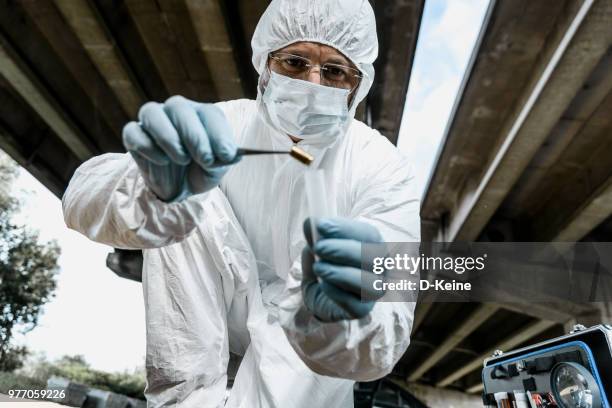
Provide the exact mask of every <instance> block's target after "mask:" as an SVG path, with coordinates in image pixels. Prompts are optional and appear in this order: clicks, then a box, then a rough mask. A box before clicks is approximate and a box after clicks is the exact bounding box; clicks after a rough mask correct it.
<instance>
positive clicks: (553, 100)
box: [444, 0, 612, 241]
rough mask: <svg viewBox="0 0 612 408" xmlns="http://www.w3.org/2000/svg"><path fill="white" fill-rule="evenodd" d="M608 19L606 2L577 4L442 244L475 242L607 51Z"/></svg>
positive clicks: (610, 7) (611, 7)
mask: <svg viewBox="0 0 612 408" xmlns="http://www.w3.org/2000/svg"><path fill="white" fill-rule="evenodd" d="M611 16H612V2H611V1H610V0H585V1H584V2H583V3H582V5H581V7H580V8H579V10H578V12H577V13H576V15H575V16H574V18H573V20H572V22H571V24H570V25H569V27H568V29H567V30H566V31H565V33H564V34H563V36H562V38H561V39H560V41H559V43H558V45H557V46H556V48H555V49H554V51H553V52H552V55H551V56H550V58H549V59H548V60H547V62H546V64H545V66H544V67H543V70H542V71H541V74H540V75H539V77H537V80H536V81H535V83H534V85H533V86H532V87H530V88H529V90H528V92H527V94H526V95H525V97H524V98H523V99H522V100H523V101H525V102H524V103H523V104H521V105H520V107H519V110H518V112H517V113H516V114H515V115H513V118H514V119H513V121H511V122H510V123H509V124H508V126H507V127H506V129H507V131H506V136H505V138H504V139H503V142H502V143H501V145H500V147H499V149H498V150H497V153H496V154H495V156H494V157H493V159H492V161H491V162H490V164H489V165H488V167H487V168H486V171H485V172H484V175H483V177H482V178H481V179H480V180H479V181H478V182H477V183H475V185H474V187H472V188H467V189H466V191H464V193H463V194H462V196H461V198H460V203H459V205H458V206H457V209H456V211H455V212H454V214H453V215H452V217H451V219H450V223H449V224H448V226H445V227H446V229H445V233H444V237H445V238H444V239H445V240H446V241H473V240H475V239H476V238H477V237H478V235H479V233H480V232H481V231H482V229H483V228H484V226H485V225H486V223H487V222H488V221H489V220H490V218H491V217H492V215H493V214H494V213H495V211H496V210H497V208H498V207H499V205H500V204H501V203H502V201H503V200H504V198H505V197H506V196H507V194H508V192H509V191H510V189H511V188H512V187H513V185H514V184H515V182H516V181H517V180H518V178H519V177H520V175H521V174H522V172H523V171H524V170H525V168H526V167H527V165H528V164H529V162H530V161H531V159H532V158H533V157H534V155H535V153H536V152H537V150H538V149H539V148H540V146H541V145H542V143H543V142H544V141H545V140H546V137H547V136H548V134H549V133H550V131H551V130H552V129H553V127H554V125H555V124H556V123H557V122H558V120H559V119H560V118H561V115H562V114H563V112H564V111H565V109H566V108H567V107H568V105H569V104H570V102H571V101H572V99H573V97H574V96H575V95H576V93H577V92H578V91H579V89H580V88H581V87H582V85H583V83H584V82H585V81H586V80H587V78H588V77H589V75H590V73H591V72H592V71H593V69H594V68H595V67H596V66H597V63H598V62H599V60H600V59H601V58H602V56H603V55H604V54H605V53H606V51H607V50H608V47H609V45H610V40H611V38H612V25H610V18H611Z"/></svg>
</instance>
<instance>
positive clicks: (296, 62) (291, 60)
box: [285, 58, 306, 68]
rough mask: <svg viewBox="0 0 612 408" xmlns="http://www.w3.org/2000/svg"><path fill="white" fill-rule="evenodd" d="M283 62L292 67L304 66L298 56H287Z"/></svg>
mask: <svg viewBox="0 0 612 408" xmlns="http://www.w3.org/2000/svg"><path fill="white" fill-rule="evenodd" d="M285 63H286V64H287V65H289V66H291V67H293V68H303V67H305V66H306V63H305V62H304V61H303V60H301V59H299V58H287V59H286V60H285Z"/></svg>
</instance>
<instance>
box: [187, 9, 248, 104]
mask: <svg viewBox="0 0 612 408" xmlns="http://www.w3.org/2000/svg"><path fill="white" fill-rule="evenodd" d="M185 4H186V7H187V10H189V17H190V18H191V24H192V25H193V27H194V29H195V33H196V36H197V39H198V42H199V48H200V51H201V52H202V54H203V56H204V59H205V60H206V61H207V63H208V69H209V71H210V75H211V77H212V80H213V82H214V86H215V89H216V92H217V96H218V97H219V99H220V100H228V99H237V98H240V97H242V96H243V91H242V84H241V81H240V75H239V73H238V68H237V66H236V61H235V59H234V50H233V49H232V43H231V39H230V35H229V32H228V30H227V27H226V26H225V24H224V21H225V20H224V17H223V12H222V5H221V4H220V1H219V0H216V1H201V0H185ZM242 63H243V64H247V65H251V61H242Z"/></svg>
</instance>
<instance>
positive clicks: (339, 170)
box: [63, 0, 420, 408]
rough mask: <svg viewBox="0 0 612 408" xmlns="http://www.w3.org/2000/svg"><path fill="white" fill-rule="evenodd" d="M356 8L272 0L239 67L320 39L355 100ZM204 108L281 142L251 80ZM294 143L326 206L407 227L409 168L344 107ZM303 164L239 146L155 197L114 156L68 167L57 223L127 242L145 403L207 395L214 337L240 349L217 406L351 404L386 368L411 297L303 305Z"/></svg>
mask: <svg viewBox="0 0 612 408" xmlns="http://www.w3.org/2000/svg"><path fill="white" fill-rule="evenodd" d="M300 10H302V11H304V10H306V12H300ZM347 21H348V22H350V24H349V23H347ZM372 21H373V13H372V10H371V7H370V6H369V4H368V3H367V1H365V0H364V1H359V2H358V1H354V0H334V1H307V0H298V1H296V0H281V1H273V2H272V4H271V5H270V7H269V8H268V10H267V11H266V14H264V16H263V17H262V20H261V21H260V23H259V25H258V27H257V30H256V33H255V36H254V38H253V50H254V57H253V61H254V64H255V66H256V67H257V69H258V70H259V71H260V73H261V70H262V69H263V67H264V66H265V60H266V56H267V53H268V52H270V51H273V50H276V49H279V48H282V47H284V46H285V45H287V44H290V43H293V42H296V41H314V42H319V43H326V44H330V45H332V46H334V47H335V48H336V49H338V50H340V51H341V52H343V53H344V54H345V55H346V56H347V57H349V58H350V59H351V60H352V61H353V62H354V63H355V64H356V65H357V66H358V67H359V68H360V70H362V72H365V73H367V74H368V75H369V77H368V78H366V79H364V80H363V81H362V85H361V87H360V89H359V90H358V91H357V97H356V98H357V100H356V101H355V103H354V104H353V105H354V106H356V105H357V102H358V101H360V100H361V99H363V97H364V96H365V95H366V94H367V92H368V90H369V87H370V85H371V81H372V78H373V68H371V64H372V62H373V61H374V59H375V57H376V53H377V46H376V44H373V43H372V41H371V37H372V36H374V38H375V36H376V33H375V24H373V23H372ZM273 22H276V23H275V24H276V25H274V23H273ZM347 35H348V36H350V38H347ZM261 61H264V62H263V63H262V62H261ZM368 71H369V72H368ZM218 106H219V107H220V108H221V109H222V111H223V112H224V113H225V115H226V117H227V119H228V121H229V123H230V124H231V126H232V128H233V131H234V138H235V140H236V142H237V145H238V146H247V147H252V148H258V149H280V148H287V147H289V146H291V145H292V142H291V140H290V139H289V138H288V137H287V135H283V134H280V133H279V132H277V131H275V130H274V129H272V128H271V127H270V126H268V125H267V124H266V123H265V122H264V120H262V116H263V115H262V111H261V109H262V107H261V88H260V93H259V96H258V98H257V101H252V100H236V101H229V102H223V103H219V104H218ZM354 106H353V109H352V110H351V113H352V114H354V111H355V108H354ZM299 145H300V147H302V148H303V149H304V150H306V151H308V152H309V153H311V154H312V155H314V156H315V157H316V160H315V163H313V166H315V167H319V168H323V169H325V171H326V175H327V183H328V184H327V187H328V192H329V201H330V202H331V203H332V205H333V206H334V207H335V210H336V213H337V214H338V215H339V216H344V217H348V218H352V219H355V220H360V221H364V222H367V223H370V224H372V225H373V226H375V227H376V228H378V230H379V231H380V233H381V234H382V236H383V238H384V239H385V240H386V241H418V240H419V238H420V236H419V235H420V234H419V224H420V222H419V216H418V212H419V202H418V197H417V193H416V191H415V189H414V187H413V184H414V183H413V178H412V175H411V174H410V166H409V163H407V162H406V160H405V159H404V158H403V156H402V155H401V154H400V153H399V152H398V150H397V149H396V148H395V147H394V146H393V145H392V144H391V143H389V141H388V140H387V139H386V138H384V137H383V136H381V135H380V134H379V133H378V132H377V131H375V130H373V129H371V128H369V127H368V126H366V125H365V124H363V123H361V122H359V121H356V120H353V121H352V123H351V125H350V127H349V128H348V131H347V133H346V134H345V135H343V136H342V137H340V138H339V139H338V140H337V141H335V142H334V143H332V144H329V143H327V144H326V143H324V141H316V140H315V141H302V142H300V143H299ZM304 171H305V167H304V165H303V164H301V163H299V162H297V161H295V160H293V159H292V158H290V157H286V156H267V157H264V158H262V157H256V158H245V159H243V160H242V161H241V162H240V163H238V164H237V165H234V166H233V167H232V168H231V170H230V171H229V172H228V173H227V174H226V175H225V177H224V178H223V180H222V183H221V186H220V188H215V189H213V190H211V191H209V192H207V193H204V194H200V195H195V196H192V197H189V198H188V199H186V200H184V201H182V202H176V203H165V202H162V201H160V200H158V199H157V198H156V197H155V195H154V194H153V193H152V192H151V191H149V189H148V188H147V187H146V185H145V183H144V180H143V178H142V177H141V175H140V172H139V170H138V167H137V166H136V164H135V162H134V161H133V159H132V158H131V156H130V155H129V154H105V155H102V156H98V157H95V158H93V159H91V160H89V161H87V162H86V163H84V164H83V165H82V166H80V167H79V168H78V169H77V171H76V173H75V175H74V176H73V178H72V180H71V182H70V185H69V187H68V189H67V191H66V194H65V195H64V198H63V208H64V216H65V220H66V223H67V225H68V226H69V227H70V228H72V229H75V230H77V231H79V232H81V233H83V234H84V235H86V236H87V237H88V238H90V239H92V240H94V241H96V242H101V243H104V244H107V245H111V246H113V247H117V248H126V249H142V250H143V255H144V267H143V290H144V299H145V307H146V327H147V359H146V370H147V389H146V392H145V393H146V396H147V400H148V404H149V405H148V406H149V407H188V408H191V407H197V408H204V407H218V406H223V401H224V400H225V394H226V383H227V364H228V358H229V351H230V350H231V351H232V352H234V353H237V354H239V355H243V356H244V357H243V360H242V363H241V365H240V367H239V370H238V373H237V376H236V379H235V382H234V385H233V388H232V391H231V393H230V397H229V399H228V400H227V403H226V406H227V407H244V408H247V407H248V408H257V407H270V408H272V407H274V408H288V407H352V406H353V405H352V404H353V381H354V380H357V381H367V380H373V379H376V378H380V377H382V376H384V375H386V374H387V373H389V372H390V371H391V370H392V368H393V366H394V365H395V363H396V362H397V361H398V359H399V358H400V357H401V356H402V354H403V353H404V351H405V350H406V348H407V347H408V344H409V341H410V340H409V337H410V331H411V326H412V320H413V311H414V304H413V303H383V302H379V303H377V304H376V305H375V306H374V309H373V310H372V312H371V313H370V314H369V315H368V316H366V317H364V318H362V319H359V320H348V321H340V322H334V323H323V322H321V321H319V320H318V319H316V318H315V317H314V316H313V314H312V313H311V312H310V311H309V310H308V309H306V307H305V306H304V304H303V301H302V293H301V290H300V281H301V262H300V255H301V251H302V248H303V247H304V246H305V245H306V242H305V238H304V235H303V232H302V223H303V221H304V219H305V218H307V217H308V212H307V208H306V198H305V195H304V194H305V193H304V183H303V173H304Z"/></svg>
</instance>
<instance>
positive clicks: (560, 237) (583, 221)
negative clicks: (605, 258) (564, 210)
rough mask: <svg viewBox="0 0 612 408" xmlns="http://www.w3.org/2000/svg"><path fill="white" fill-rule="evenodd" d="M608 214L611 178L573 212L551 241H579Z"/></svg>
mask: <svg viewBox="0 0 612 408" xmlns="http://www.w3.org/2000/svg"><path fill="white" fill-rule="evenodd" d="M610 215H612V178H610V179H609V180H608V181H607V182H606V183H605V184H604V185H602V186H600V187H599V188H598V189H597V191H595V193H594V194H593V195H591V197H589V199H588V200H587V202H585V203H584V204H583V205H582V206H581V207H580V208H579V209H578V210H577V211H575V212H574V214H573V215H572V216H571V217H570V219H569V220H568V222H567V224H566V225H565V226H564V227H563V228H562V229H561V230H560V231H559V232H558V233H557V234H556V235H555V236H554V237H553V238H552V239H551V241H566V242H575V241H579V240H580V239H582V238H584V237H585V236H586V235H587V234H588V233H589V232H591V231H592V230H593V229H595V227H597V226H598V225H599V224H601V223H602V222H603V221H604V220H606V219H607V218H608V217H609V216H610Z"/></svg>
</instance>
